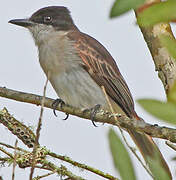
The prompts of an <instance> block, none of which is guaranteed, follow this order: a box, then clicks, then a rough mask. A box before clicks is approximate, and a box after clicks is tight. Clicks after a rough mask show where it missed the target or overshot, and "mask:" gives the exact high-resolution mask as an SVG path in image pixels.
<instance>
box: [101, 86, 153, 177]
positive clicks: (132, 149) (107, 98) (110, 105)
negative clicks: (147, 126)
mask: <svg viewBox="0 0 176 180" xmlns="http://www.w3.org/2000/svg"><path fill="white" fill-rule="evenodd" d="M101 88H102V90H103V93H104V95H105V97H106V101H107V102H108V105H109V107H110V110H111V112H112V113H113V114H114V113H115V112H114V109H113V107H112V104H111V102H110V100H109V97H108V95H107V93H106V90H105V88H104V86H101ZM114 118H115V120H116V121H118V120H117V117H116V116H115V117H114ZM118 128H119V130H120V133H121V135H122V138H123V140H124V142H125V144H126V145H127V147H128V148H129V149H130V151H131V152H132V153H133V154H134V156H135V157H136V158H137V159H138V161H139V162H140V163H141V165H142V166H143V167H144V169H145V170H146V171H147V173H148V174H149V175H150V176H151V177H153V175H152V174H151V172H150V171H149V170H148V168H147V166H146V165H145V164H144V163H143V162H142V160H141V159H140V157H139V156H138V155H137V153H136V151H135V150H134V148H132V147H131V146H130V145H129V144H128V142H127V140H126V138H125V136H124V134H123V131H122V129H121V127H120V126H118Z"/></svg>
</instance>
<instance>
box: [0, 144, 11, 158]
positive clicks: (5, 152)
mask: <svg viewBox="0 0 176 180" xmlns="http://www.w3.org/2000/svg"><path fill="white" fill-rule="evenodd" d="M0 151H1V152H3V153H4V154H6V155H7V156H9V157H10V158H11V159H13V158H14V157H13V155H12V154H11V153H9V152H7V151H6V150H5V149H4V148H2V147H0Z"/></svg>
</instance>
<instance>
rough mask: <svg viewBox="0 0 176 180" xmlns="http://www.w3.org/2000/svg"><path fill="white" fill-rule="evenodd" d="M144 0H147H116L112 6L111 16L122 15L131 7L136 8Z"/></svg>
mask: <svg viewBox="0 0 176 180" xmlns="http://www.w3.org/2000/svg"><path fill="white" fill-rule="evenodd" d="M144 2H145V0H116V1H115V2H114V4H113V6H112V8H111V12H110V17H111V18H112V17H116V16H120V15H121V14H123V13H125V12H127V11H129V10H131V9H136V8H137V7H139V6H140V5H141V4H143V3H144Z"/></svg>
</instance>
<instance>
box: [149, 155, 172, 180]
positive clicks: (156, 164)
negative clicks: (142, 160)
mask: <svg viewBox="0 0 176 180" xmlns="http://www.w3.org/2000/svg"><path fill="white" fill-rule="evenodd" d="M147 162H148V166H149V167H150V170H151V171H152V175H153V177H154V179H156V180H170V179H171V178H170V177H169V175H168V173H167V172H166V171H165V169H164V168H163V167H162V166H161V160H160V158H159V156H158V157H157V156H156V158H154V159H152V158H150V157H148V160H147Z"/></svg>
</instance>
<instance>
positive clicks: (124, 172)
mask: <svg viewBox="0 0 176 180" xmlns="http://www.w3.org/2000/svg"><path fill="white" fill-rule="evenodd" d="M108 139H109V146H110V150H111V153H112V157H113V161H114V165H115V168H116V169H117V171H118V172H119V174H120V176H121V178H122V180H129V179H130V180H135V179H136V176H135V172H134V169H133V165H132V162H131V159H130V157H129V154H128V152H127V150H126V148H125V146H124V145H123V143H122V142H121V140H120V138H119V137H118V136H117V134H116V133H115V132H114V130H113V129H110V130H109V132H108Z"/></svg>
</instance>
